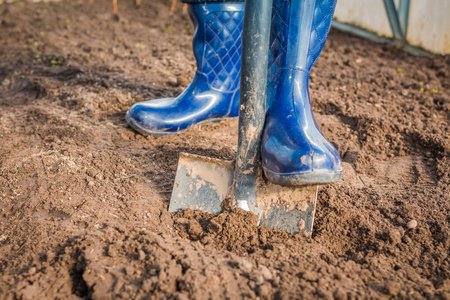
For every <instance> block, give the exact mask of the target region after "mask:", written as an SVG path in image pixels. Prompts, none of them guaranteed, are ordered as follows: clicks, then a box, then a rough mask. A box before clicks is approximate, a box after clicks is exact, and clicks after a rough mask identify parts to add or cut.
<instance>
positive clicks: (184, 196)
mask: <svg viewBox="0 0 450 300" xmlns="http://www.w3.org/2000/svg"><path fill="white" fill-rule="evenodd" d="M233 177H234V162H231V161H224V160H220V159H215V158H210V157H204V156H198V155H194V154H187V153H180V158H179V160H178V168H177V174H176V177H175V183H174V185H173V191H172V197H171V199H170V205H169V212H174V211H178V210H180V209H183V208H184V209H186V208H190V209H195V210H201V211H205V212H209V213H212V214H220V213H221V211H222V201H223V200H224V199H225V198H226V197H227V195H228V194H229V193H230V189H231V187H232V185H233Z"/></svg>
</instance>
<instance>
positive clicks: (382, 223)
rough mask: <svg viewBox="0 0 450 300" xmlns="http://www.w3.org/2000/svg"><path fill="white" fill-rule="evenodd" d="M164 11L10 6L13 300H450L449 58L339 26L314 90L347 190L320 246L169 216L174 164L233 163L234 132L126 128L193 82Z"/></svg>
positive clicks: (326, 201) (6, 73)
mask: <svg viewBox="0 0 450 300" xmlns="http://www.w3.org/2000/svg"><path fill="white" fill-rule="evenodd" d="M169 2H171V1H162V0H153V1H142V6H141V8H140V9H136V8H135V7H134V5H133V4H132V1H119V15H118V16H115V15H114V14H113V12H112V7H110V6H111V5H110V3H109V2H106V1H95V2H94V4H92V5H90V4H89V2H88V1H87V0H86V1H81V0H75V1H61V2H56V3H55V2H50V3H47V2H46V3H30V2H14V3H6V2H5V3H3V1H0V3H2V4H0V58H1V59H0V210H1V211H0V274H1V280H0V298H1V299H78V298H84V299H110V298H125V299H130V298H133V299H143V298H149V299H160V298H170V299H188V298H192V299H194V298H196V299H197V298H198V299H207V298H211V299H222V298H232V299H234V298H258V297H259V298H260V299H268V298H271V299H272V298H273V299H289V298H316V297H317V298H319V297H320V298H326V299H333V298H334V299H367V298H374V299H384V298H399V299H424V298H435V299H450V250H449V249H450V227H449V223H450V190H449V184H450V168H449V165H450V126H449V120H450V96H449V91H450V74H449V73H450V56H439V55H429V56H420V57H416V56H412V55H410V54H408V53H406V52H404V51H402V50H399V49H397V48H395V47H393V46H390V45H383V44H377V43H373V42H370V41H367V40H363V39H359V38H356V37H353V36H349V35H346V34H342V33H339V32H336V31H333V30H332V31H331V33H330V36H329V39H328V41H327V43H326V46H325V49H324V51H323V53H322V55H321V57H320V58H319V60H318V61H317V64H316V66H315V67H314V68H313V71H312V74H311V82H310V89H311V97H312V99H313V108H314V111H315V116H316V119H317V123H318V124H319V126H320V127H321V128H322V130H323V132H324V134H325V135H326V136H327V138H328V139H329V140H330V141H331V142H332V143H333V144H334V145H335V146H336V148H337V149H338V151H339V153H340V154H341V156H342V158H343V167H344V176H343V177H344V178H343V180H342V181H340V182H339V183H336V184H332V185H327V186H323V187H321V188H320V191H319V201H318V207H317V214H316V221H315V228H314V232H313V235H312V238H311V239H307V238H305V237H303V236H302V235H300V234H298V235H295V236H294V235H291V234H288V233H285V232H283V231H280V230H269V229H267V228H264V227H262V226H256V222H257V220H256V219H255V217H254V216H253V215H251V214H249V213H246V212H244V211H240V210H235V211H230V212H225V213H222V214H221V215H218V216H215V215H209V214H205V213H200V212H196V211H189V210H187V211H184V212H181V213H177V214H175V215H171V214H170V213H168V212H167V207H168V202H169V199H170V195H171V190H172V185H173V181H174V177H175V171H176V167H177V159H178V155H179V153H180V152H189V153H193V154H198V155H204V156H210V157H215V158H220V159H233V157H234V156H235V153H236V143H237V120H231V121H224V122H220V123H214V124H210V125H205V126H201V127H197V128H194V129H191V130H189V131H187V132H185V133H183V134H181V135H179V136H169V137H158V138H155V137H146V136H143V135H140V134H138V133H136V132H134V131H133V130H132V129H131V128H130V127H128V126H127V123H126V122H125V120H124V115H125V112H126V111H127V109H128V108H129V107H130V106H131V105H132V104H133V103H136V102H138V101H142V100H144V99H153V98H159V97H171V96H176V95H178V94H179V93H180V92H181V91H182V90H183V89H184V88H185V86H186V85H187V84H188V83H189V82H190V79H191V78H192V77H193V75H194V73H195V61H194V58H193V54H192V46H191V38H192V33H193V26H192V25H191V23H190V21H189V19H188V17H187V15H186V13H185V12H183V10H182V8H181V5H180V4H178V6H177V9H176V12H175V15H174V16H170V15H169V9H170V3H169Z"/></svg>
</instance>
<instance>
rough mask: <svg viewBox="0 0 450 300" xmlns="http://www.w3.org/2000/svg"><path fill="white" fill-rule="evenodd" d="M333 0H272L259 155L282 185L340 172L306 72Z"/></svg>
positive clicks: (321, 40) (319, 179) (321, 41)
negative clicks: (321, 125)
mask: <svg viewBox="0 0 450 300" xmlns="http://www.w3.org/2000/svg"><path fill="white" fill-rule="evenodd" d="M335 5H336V1H335V0H330V1H328V0H283V1H274V6H273V7H274V9H273V17H272V33H271V52H270V61H269V79H268V92H267V94H268V101H267V113H266V124H265V128H264V133H263V139H262V149H261V150H262V160H263V168H264V173H265V175H266V177H267V178H268V179H269V180H270V181H272V182H274V183H277V184H281V185H304V184H321V183H328V182H333V181H337V180H339V179H340V177H341V174H342V167H341V160H340V157H339V153H338V152H337V151H336V149H335V148H334V147H333V145H332V144H331V143H330V142H329V141H328V140H327V139H326V138H325V136H324V135H323V133H322V132H321V131H320V129H319V127H318V125H317V123H316V121H315V119H314V116H313V112H312V109H311V103H310V98H309V90H308V80H309V73H310V70H311V68H312V66H313V65H314V63H315V61H316V59H317V58H318V57H319V55H320V53H321V51H322V48H323V46H324V44H325V40H326V38H327V36H328V31H329V29H330V25H331V21H332V18H333V13H334V8H335Z"/></svg>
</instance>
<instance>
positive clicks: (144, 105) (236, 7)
mask: <svg viewBox="0 0 450 300" xmlns="http://www.w3.org/2000/svg"><path fill="white" fill-rule="evenodd" d="M183 2H185V3H188V4H189V15H190V17H191V19H192V22H193V23H194V26H195V33H194V38H193V50H194V55H195V59H196V61H197V72H196V74H195V77H194V79H193V81H192V82H191V84H190V85H189V87H187V89H186V90H185V91H184V92H183V93H182V94H181V95H180V96H178V97H177V98H164V99H157V100H149V101H145V102H140V103H137V104H135V105H133V107H131V109H130V110H129V111H128V112H127V115H126V120H127V122H128V124H130V125H131V126H132V127H133V128H134V129H135V130H137V131H139V132H141V133H143V134H153V135H167V134H176V133H180V132H182V131H184V130H186V129H188V128H190V127H192V126H194V125H196V124H198V123H201V122H205V121H214V120H221V119H227V118H232V117H237V116H238V114H239V85H240V82H239V81H240V67H241V46H242V41H241V36H242V23H243V17H244V2H239V1H211V0H209V1H204V0H203V1H198V0H184V1H183Z"/></svg>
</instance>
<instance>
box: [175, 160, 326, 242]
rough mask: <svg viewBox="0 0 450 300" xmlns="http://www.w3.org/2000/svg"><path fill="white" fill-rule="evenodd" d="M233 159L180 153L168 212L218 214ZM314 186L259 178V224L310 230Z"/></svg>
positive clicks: (293, 230) (226, 193) (230, 193)
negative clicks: (285, 184) (196, 211)
mask: <svg viewBox="0 0 450 300" xmlns="http://www.w3.org/2000/svg"><path fill="white" fill-rule="evenodd" d="M234 165H235V164H234V162H232V161H224V160H219V159H214V158H209V157H203V156H198V155H193V154H187V153H181V154H180V158H179V161H178V169H177V174H176V177H175V183H174V186H173V191H172V197H171V199H170V205H169V212H175V211H178V210H180V209H187V208H190V209H194V210H201V211H204V212H209V213H212V214H219V213H221V212H222V202H223V201H224V200H225V199H227V198H229V199H232V197H233V191H232V189H233V179H234V178H233V177H234ZM316 199H317V186H302V187H287V186H280V185H276V184H272V183H270V182H267V181H266V180H264V179H262V178H260V180H259V184H258V187H257V204H256V208H257V209H258V211H259V219H260V224H261V225H264V226H266V227H268V228H271V229H283V230H285V231H287V232H290V233H293V234H295V233H298V232H302V233H303V234H304V235H305V236H307V237H309V236H311V233H312V228H313V223H314V213H315V210H316Z"/></svg>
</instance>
